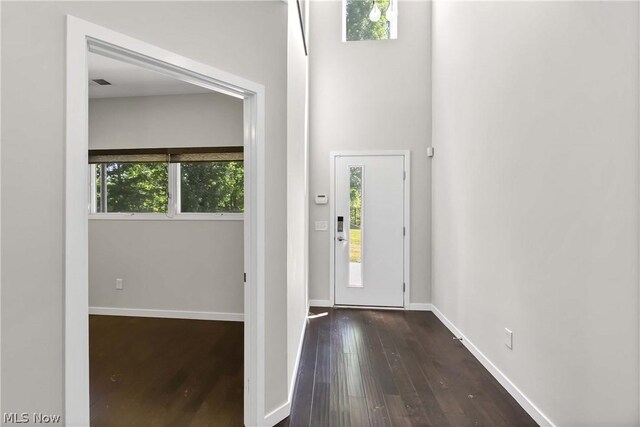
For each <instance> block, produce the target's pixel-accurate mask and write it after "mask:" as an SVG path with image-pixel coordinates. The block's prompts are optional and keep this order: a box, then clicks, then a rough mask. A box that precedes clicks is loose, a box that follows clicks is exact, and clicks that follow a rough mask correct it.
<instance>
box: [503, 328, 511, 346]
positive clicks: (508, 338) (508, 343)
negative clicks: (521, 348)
mask: <svg viewBox="0 0 640 427" xmlns="http://www.w3.org/2000/svg"><path fill="white" fill-rule="evenodd" d="M504 345H506V346H507V348H510V349H512V350H513V331H511V329H507V328H504Z"/></svg>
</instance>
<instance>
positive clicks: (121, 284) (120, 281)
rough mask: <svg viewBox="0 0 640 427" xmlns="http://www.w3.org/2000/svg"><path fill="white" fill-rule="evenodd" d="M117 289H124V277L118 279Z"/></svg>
mask: <svg viewBox="0 0 640 427" xmlns="http://www.w3.org/2000/svg"><path fill="white" fill-rule="evenodd" d="M116 289H117V290H119V291H121V290H123V289H124V281H123V280H122V279H116Z"/></svg>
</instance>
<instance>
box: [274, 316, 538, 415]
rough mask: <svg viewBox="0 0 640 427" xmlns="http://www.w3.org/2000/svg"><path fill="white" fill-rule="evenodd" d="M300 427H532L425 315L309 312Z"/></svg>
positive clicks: (298, 401) (297, 402) (298, 396)
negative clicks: (315, 316)
mask: <svg viewBox="0 0 640 427" xmlns="http://www.w3.org/2000/svg"><path fill="white" fill-rule="evenodd" d="M311 311H312V312H313V313H314V314H319V313H323V312H327V313H328V314H327V315H326V316H324V317H318V318H315V319H311V320H309V323H308V325H307V331H306V334H305V341H304V346H303V350H302V358H301V360H300V368H299V372H298V380H297V384H296V389H295V393H294V398H293V402H292V411H291V417H290V418H288V419H286V420H284V421H283V422H281V423H280V424H279V425H280V426H282V427H287V426H291V427H294V426H295V427H298V426H319V427H329V426H330V427H338V426H353V427H365V426H437V427H445V426H454V427H457V426H491V427H494V426H518V427H523V426H535V425H537V424H536V423H535V422H534V420H533V419H532V418H531V417H530V416H529V415H528V414H527V413H526V412H525V411H524V410H523V409H522V408H521V407H520V406H519V405H518V403H517V402H516V401H515V400H514V399H513V398H512V397H511V396H510V395H509V394H508V393H507V392H506V390H505V389H504V388H503V387H502V386H501V385H500V384H499V383H498V382H497V381H496V380H495V379H494V378H493V377H492V376H491V374H489V372H488V371H487V370H486V369H485V368H484V367H483V366H482V365H481V364H480V362H478V360H476V359H475V358H474V357H473V356H472V355H471V353H470V352H469V351H468V350H467V349H466V348H465V347H464V346H463V345H462V344H461V343H460V342H459V341H457V340H454V339H453V338H454V337H453V335H452V334H451V332H450V331H449V330H448V329H447V328H446V327H445V326H444V325H443V324H442V322H440V321H439V320H438V318H437V317H436V316H435V315H434V314H433V313H431V312H415V311H414V312H404V311H384V310H358V309H327V308H312V309H311Z"/></svg>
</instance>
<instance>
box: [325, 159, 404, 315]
mask: <svg viewBox="0 0 640 427" xmlns="http://www.w3.org/2000/svg"><path fill="white" fill-rule="evenodd" d="M332 162H333V165H332V166H333V167H332V169H333V177H332V178H333V180H332V181H333V188H332V193H333V194H332V197H331V200H332V201H333V204H332V207H333V209H331V211H332V217H333V218H332V221H331V223H332V229H331V231H332V232H331V239H332V242H331V244H332V246H333V247H332V249H333V250H332V253H333V256H332V264H333V268H332V270H333V279H334V287H335V290H334V292H335V304H336V305H347V306H376V307H394V308H402V307H404V305H405V298H404V290H405V283H406V280H405V279H406V278H405V268H406V263H405V260H406V257H407V254H406V252H407V250H406V245H405V238H406V237H407V236H405V234H406V233H405V230H406V226H407V224H405V222H408V221H406V220H405V218H408V215H406V214H407V212H406V210H408V207H407V206H408V200H406V198H407V195H408V192H407V191H405V190H406V188H405V187H406V185H407V181H406V180H405V177H406V166H407V163H408V153H404V152H402V153H384V152H382V153H375V154H366V153H349V154H335V155H333V156H332ZM358 196H359V197H358ZM352 197H353V201H354V205H353V206H351V199H352ZM358 198H359V199H360V203H357V202H356V200H357V199H358ZM352 208H353V210H354V212H353V215H352V214H351V212H350V210H351V209H352ZM354 222H355V223H354Z"/></svg>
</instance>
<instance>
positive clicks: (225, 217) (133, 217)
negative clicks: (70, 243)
mask: <svg viewBox="0 0 640 427" xmlns="http://www.w3.org/2000/svg"><path fill="white" fill-rule="evenodd" d="M89 220H90V221H94V220H97V221H243V220H244V214H242V213H179V214H175V215H174V216H173V217H169V216H167V215H166V214H160V213H93V214H89Z"/></svg>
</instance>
